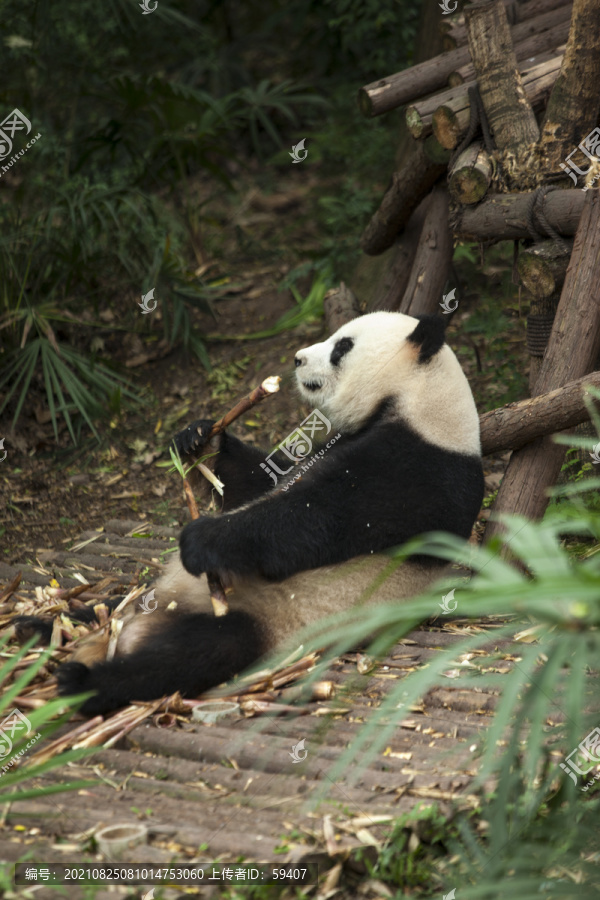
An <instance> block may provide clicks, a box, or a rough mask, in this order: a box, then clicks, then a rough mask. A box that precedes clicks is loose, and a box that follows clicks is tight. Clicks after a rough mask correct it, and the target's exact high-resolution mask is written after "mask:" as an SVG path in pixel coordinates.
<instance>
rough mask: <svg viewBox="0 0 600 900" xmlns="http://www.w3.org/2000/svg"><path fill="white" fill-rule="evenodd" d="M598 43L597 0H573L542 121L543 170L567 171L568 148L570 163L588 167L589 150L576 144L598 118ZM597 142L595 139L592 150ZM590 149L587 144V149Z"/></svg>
mask: <svg viewBox="0 0 600 900" xmlns="http://www.w3.org/2000/svg"><path fill="white" fill-rule="evenodd" d="M599 45H600V11H599V7H598V0H575V2H574V4H573V17H572V20H571V28H570V31H569V39H568V41H567V48H566V51H565V55H564V59H563V63H562V67H561V71H560V75H559V76H558V78H557V80H556V84H555V85H554V88H553V90H552V94H551V95H550V99H549V101H548V106H547V108H546V115H545V118H544V122H543V125H542V136H541V150H542V155H543V157H544V158H545V163H544V171H545V172H546V173H547V174H548V173H550V174H555V173H556V174H558V173H560V172H561V170H567V171H568V170H569V169H568V165H567V164H565V158H568V157H569V156H570V154H571V153H572V152H575V153H576V159H575V160H574V163H578V165H577V168H578V169H579V170H580V171H581V163H583V162H585V167H586V169H588V171H589V163H590V153H589V152H584V151H582V150H580V152H579V153H578V154H577V150H576V148H577V146H578V145H579V147H580V148H581V144H580V141H581V138H582V136H583V135H588V134H589V132H591V131H592V129H594V126H595V125H596V124H597V122H598V114H599V112H600V92H599V91H598V84H599V82H600V53H598V46H599ZM597 143H598V142H597V140H596V142H595V144H596V152H597ZM591 149H592V148H591V147H589V145H588V150H591ZM577 156H578V157H579V159H578V158H577ZM568 162H569V163H570V160H568ZM572 174H573V175H574V173H572ZM574 180H575V178H574Z"/></svg>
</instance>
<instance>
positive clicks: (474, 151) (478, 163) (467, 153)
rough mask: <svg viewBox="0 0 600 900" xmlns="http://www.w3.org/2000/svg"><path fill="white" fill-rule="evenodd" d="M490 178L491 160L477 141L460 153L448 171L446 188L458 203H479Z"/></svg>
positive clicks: (485, 191)
mask: <svg viewBox="0 0 600 900" xmlns="http://www.w3.org/2000/svg"><path fill="white" fill-rule="evenodd" d="M491 180H492V160H491V159H490V157H489V155H488V154H487V153H486V152H485V150H484V149H483V147H482V145H481V144H479V143H475V144H471V146H470V147H467V149H466V150H463V152H462V153H461V154H460V156H459V157H458V159H457V160H456V162H455V163H454V165H453V166H452V168H451V169H450V171H449V173H448V190H449V191H450V194H451V196H452V197H453V199H454V200H456V201H457V202H458V203H462V204H463V205H468V204H470V203H479V201H480V200H481V199H482V198H483V197H485V195H486V194H487V189H488V187H489V186H490V182H491Z"/></svg>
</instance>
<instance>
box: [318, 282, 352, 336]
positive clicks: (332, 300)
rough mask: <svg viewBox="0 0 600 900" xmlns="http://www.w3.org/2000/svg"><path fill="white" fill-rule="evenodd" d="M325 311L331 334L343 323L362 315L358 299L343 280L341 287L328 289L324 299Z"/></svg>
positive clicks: (326, 322)
mask: <svg viewBox="0 0 600 900" xmlns="http://www.w3.org/2000/svg"><path fill="white" fill-rule="evenodd" d="M323 311H324V313H325V324H326V325H327V330H328V332H329V334H334V333H335V332H336V331H337V330H338V328H341V327H342V325H345V324H346V323H347V322H351V321H352V319H356V318H357V317H358V316H360V306H359V303H358V300H357V299H356V297H355V296H354V294H353V293H352V291H351V290H350V288H349V287H346V285H345V284H344V282H343V281H342V282H340V286H339V287H337V288H332V289H331V290H330V291H327V293H326V294H325V298H324V300H323Z"/></svg>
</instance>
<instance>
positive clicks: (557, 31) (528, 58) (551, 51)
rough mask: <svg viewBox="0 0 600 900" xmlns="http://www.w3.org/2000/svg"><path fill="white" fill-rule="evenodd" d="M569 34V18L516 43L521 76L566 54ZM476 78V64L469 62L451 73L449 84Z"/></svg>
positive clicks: (458, 83)
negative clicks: (534, 67)
mask: <svg viewBox="0 0 600 900" xmlns="http://www.w3.org/2000/svg"><path fill="white" fill-rule="evenodd" d="M568 36H569V21H568V19H567V20H566V21H564V22H561V23H560V24H559V25H555V26H554V28H551V29H550V30H549V31H542V32H540V33H539V34H537V33H536V34H533V35H531V37H529V38H527V40H526V41H522V42H521V43H520V44H515V56H516V57H517V62H518V64H519V71H520V73H521V76H522V77H524V76H525V74H526V73H527V72H528V71H529V69H531V68H532V66H538V65H541V64H542V63H544V62H547V61H548V60H550V59H553V58H554V57H555V56H559V55H562V54H564V52H565V49H566V46H567V37H568ZM476 78H477V73H476V72H475V66H474V65H473V63H472V62H468V63H467V64H466V65H464V66H461V67H460V69H457V70H456V71H455V72H451V73H450V75H449V76H448V84H449V85H450V87H458V86H459V85H461V84H464V83H465V82H468V81H475V80H476Z"/></svg>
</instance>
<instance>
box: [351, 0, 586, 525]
mask: <svg viewBox="0 0 600 900" xmlns="http://www.w3.org/2000/svg"><path fill="white" fill-rule="evenodd" d="M597 13H598V10H597V0H573V2H572V3H571V2H568V0H567V2H565V0H474V2H472V3H470V4H468V5H466V6H465V7H464V9H462V10H461V12H460V13H459V14H458V15H454V16H451V17H440V18H441V21H440V30H441V32H443V42H444V46H446V47H448V50H447V52H444V53H441V54H439V55H438V56H436V57H433V58H432V59H429V60H426V61H425V62H421V63H419V64H418V65H416V66H413V67H412V68H411V69H407V70H406V71H404V72H399V73H396V74H394V75H390V76H387V77H385V78H382V79H380V80H379V81H377V82H373V83H372V84H369V85H366V86H365V87H364V88H362V89H361V91H360V92H359V98H358V102H359V107H360V109H361V111H362V112H363V114H364V115H366V116H369V117H371V116H377V115H381V114H383V113H385V112H388V111H390V110H392V109H398V108H399V107H404V116H405V120H406V125H407V127H408V130H409V132H410V135H411V136H412V139H413V142H414V145H413V149H412V151H410V152H409V155H408V157H407V158H405V165H404V167H403V168H402V169H401V170H400V171H399V172H397V173H395V174H394V175H393V176H392V179H391V183H390V185H389V187H388V190H387V191H386V193H385V195H384V197H383V199H382V201H381V205H380V208H379V209H378V210H377V211H376V212H375V214H374V215H373V217H372V219H371V221H370V222H369V223H368V225H367V227H366V229H365V232H364V234H363V237H362V241H361V246H362V249H363V251H364V252H365V253H367V254H369V255H378V254H380V253H383V252H384V251H385V250H387V249H388V248H390V247H394V260H393V263H392V265H391V266H390V267H389V268H388V270H387V272H386V275H385V278H384V279H382V282H381V284H380V285H378V287H377V289H376V291H375V294H374V300H373V301H372V303H371V307H370V308H371V309H400V310H402V311H404V312H407V313H410V314H411V315H415V314H420V313H423V312H427V313H430V314H431V313H435V312H436V311H438V304H439V303H440V301H441V299H442V296H441V295H442V292H443V290H444V289H445V288H446V287H447V286H448V284H449V283H450V282H451V272H452V269H451V256H452V252H451V248H452V238H453V237H454V239H458V240H471V241H472V240H475V241H479V242H481V243H484V242H485V243H486V244H487V243H493V242H496V241H501V240H513V241H515V242H518V244H519V253H518V263H517V271H518V274H519V278H520V282H521V288H522V290H523V294H522V300H524V301H525V303H526V305H527V307H528V311H529V314H528V349H529V352H530V357H531V366H530V391H531V394H532V398H533V399H532V400H531V401H523V402H524V403H529V404H531V405H530V406H528V407H519V408H518V409H516V410H515V409H510V410H508V409H507V410H505V411H502V410H496V411H494V413H492V414H487V415H488V417H489V418H488V419H485V417H482V437H483V445H484V452H497V449H498V447H502V448H503V449H512V450H514V451H515V452H514V453H513V456H512V458H511V461H510V463H509V467H508V471H507V474H506V476H505V479H504V482H503V485H502V487H501V489H500V492H499V495H498V499H497V501H496V506H497V509H498V511H500V512H506V511H510V512H516V513H520V514H525V515H529V516H532V517H536V516H540V515H541V514H542V513H543V511H544V509H545V506H546V503H547V489H548V487H550V486H551V485H552V484H553V483H554V481H555V480H556V476H557V466H558V468H560V462H561V460H562V456H563V454H564V447H562V448H561V447H558V446H557V445H555V444H553V443H552V442H551V441H550V439H549V437H548V436H549V435H551V434H553V433H554V432H557V431H560V430H562V429H565V428H568V427H571V426H573V425H578V424H579V423H581V422H583V421H585V420H586V419H587V418H589V414H588V411H587V407H586V405H585V403H584V402H583V398H584V395H585V385H586V383H587V382H586V380H585V376H586V375H588V377H589V379H590V381H591V383H593V384H594V385H597V384H598V379H599V377H600V376H599V373H598V372H593V373H592V370H593V369H594V368H595V367H596V360H597V356H598V352H599V351H600V303H599V302H598V291H597V288H596V287H595V285H597V284H598V282H599V281H600V279H599V277H598V276H600V271H598V268H599V267H600V251H599V248H598V246H597V243H598V238H597V234H598V230H599V229H600V211H599V209H600V198H598V191H597V189H594V188H593V187H592V188H591V187H590V185H591V179H592V178H593V177H594V176H596V175H598V174H600V127H598V119H599V114H600V92H598V89H597V86H598V83H599V81H600V16H598V14H597ZM586 179H587V181H586ZM597 186H600V180H599V182H598V185H597ZM574 237H575V241H574V240H573V238H574ZM597 260H598V262H597ZM434 270H435V272H434ZM582 321H585V323H586V325H585V328H583V330H582V327H581V322H582ZM590 373H591V374H590ZM547 398H550V399H549V400H547ZM518 406H519V405H518V404H517V407H518ZM519 415H521V416H525V417H526V421H524V422H521V423H520V424H519V423H518V422H517V417H518V416H519ZM525 426H526V427H525ZM486 429H487V432H486ZM490 429H492V430H493V432H494V437H493V439H491V438H489V431H490ZM534 469H535V474H534ZM497 527H498V526H492V528H490V533H492V532H493V528H497Z"/></svg>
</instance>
